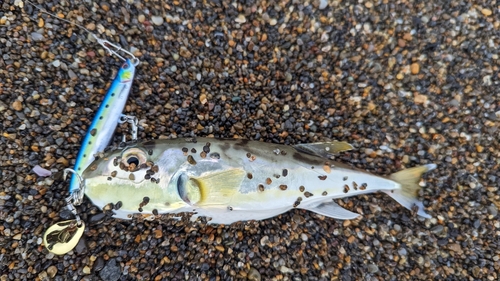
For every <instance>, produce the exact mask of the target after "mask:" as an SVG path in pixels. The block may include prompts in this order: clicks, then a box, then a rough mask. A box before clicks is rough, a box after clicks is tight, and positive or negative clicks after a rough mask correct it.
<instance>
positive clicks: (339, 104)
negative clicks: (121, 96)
mask: <svg viewBox="0 0 500 281" xmlns="http://www.w3.org/2000/svg"><path fill="white" fill-rule="evenodd" d="M38 2H41V3H43V4H42V5H43V7H44V8H46V9H48V10H49V11H51V12H53V13H56V14H57V15H59V16H61V17H62V16H63V17H64V18H66V19H69V20H71V21H74V22H77V23H79V24H81V25H83V26H85V27H86V28H87V29H89V30H90V31H91V32H94V33H96V34H98V35H99V36H100V37H103V38H106V39H108V40H109V41H112V42H117V43H118V44H120V45H122V46H124V47H125V48H127V49H129V50H131V51H132V52H133V53H134V54H135V55H137V56H139V57H140V59H141V62H142V63H141V64H140V65H139V66H138V71H137V75H136V79H135V81H134V86H133V92H132V93H131V96H130V100H129V102H128V104H127V107H126V109H125V112H126V113H127V114H133V115H135V116H137V117H138V118H139V120H140V122H139V123H140V125H141V129H140V131H139V137H140V138H141V139H156V138H162V137H186V136H192V135H195V136H212V137H242V138H247V139H253V140H261V141H267V142H277V143H285V144H295V143H307V142H314V141H322V140H328V139H336V140H342V141H348V142H350V143H351V144H353V145H354V146H355V148H356V150H354V151H351V152H347V153H343V154H341V155H339V156H338V157H337V158H338V159H337V160H340V161H343V162H346V163H350V164H352V165H353V166H355V167H358V168H362V169H366V170H369V171H371V172H374V173H377V174H390V173H392V172H395V171H398V170H401V169H403V168H405V167H411V166H415V165H420V164H425V163H436V164H437V165H438V169H437V170H435V171H433V172H432V173H430V174H429V175H428V177H427V179H426V181H427V184H426V186H425V187H423V188H422V191H421V193H420V196H421V198H422V199H423V200H424V204H425V205H426V206H427V211H428V212H429V213H430V214H431V215H432V216H433V218H432V219H428V220H424V219H422V218H418V217H415V216H413V215H412V214H411V212H409V211H407V210H405V209H404V208H402V207H401V206H399V205H398V204H397V203H394V202H393V201H392V200H391V199H390V198H388V197H387V196H386V195H383V194H373V195H364V196H358V197H355V198H348V199H343V200H339V204H340V205H342V206H344V207H345V208H347V209H349V210H351V211H355V212H358V213H361V214H363V217H362V218H360V219H357V220H352V221H338V220H333V219H329V218H325V217H322V216H319V215H316V214H313V213H310V212H307V211H302V210H294V211H290V212H288V213H286V214H283V215H281V216H278V217H275V218H272V219H268V220H264V221H259V222H248V223H236V224H234V225H231V226H207V225H206V224H205V223H203V222H198V223H189V222H186V221H180V222H177V221H173V220H171V219H169V218H168V217H165V218H162V219H161V220H158V221H152V222H151V221H145V220H142V219H141V218H137V219H135V220H134V221H122V220H114V219H110V218H109V217H108V216H103V215H100V213H101V211H99V210H97V209H96V208H95V207H93V206H92V204H91V203H90V202H89V201H88V200H86V201H85V203H84V204H83V205H81V206H79V207H78V210H79V212H81V213H82V214H83V219H84V220H86V221H87V222H90V221H91V222H92V223H89V227H87V229H86V231H85V233H84V236H83V240H82V241H81V242H80V243H79V244H78V246H77V247H76V248H75V249H74V250H73V251H71V252H70V253H68V254H66V255H64V256H54V255H53V254H51V253H48V252H47V250H46V249H44V247H43V246H42V238H41V237H42V234H43V231H44V230H45V229H47V228H48V227H49V226H50V225H51V224H53V223H54V222H57V221H60V220H62V219H63V217H65V216H67V215H68V214H65V213H64V212H62V210H63V206H64V198H65V197H66V196H67V191H66V190H67V186H68V182H63V181H61V180H60V179H59V178H58V177H57V176H54V177H50V178H41V177H37V176H36V175H35V174H34V173H33V172H32V171H31V170H32V169H33V167H34V166H36V165H40V166H42V167H43V168H46V169H50V170H51V171H52V172H54V173H56V172H58V171H61V170H62V169H64V168H66V167H71V166H72V165H73V163H74V160H75V157H76V155H77V153H78V149H79V146H80V142H81V141H82V138H83V135H84V133H85V131H86V129H87V127H88V125H89V124H90V122H91V119H92V117H93V115H94V113H95V111H96V110H97V108H98V106H99V103H100V101H101V100H102V97H103V95H104V93H105V92H106V89H107V88H108V87H109V85H110V81H111V79H112V78H111V77H113V75H114V73H116V70H117V68H118V67H119V65H120V62H119V61H118V60H117V59H116V58H114V57H109V56H107V55H106V53H105V51H104V50H103V49H102V48H101V47H100V46H98V45H96V44H95V42H93V40H92V39H91V36H89V35H88V34H87V33H86V32H85V31H83V30H81V29H79V28H77V27H75V26H74V25H70V24H68V23H66V22H63V21H60V20H58V19H56V18H54V17H51V16H48V15H46V14H41V13H39V12H38V11H37V10H36V9H34V8H33V7H32V6H30V5H28V4H27V3H25V1H23V0H6V1H2V4H0V114H1V117H0V133H1V134H0V147H1V149H0V160H1V161H0V179H1V180H0V280H2V281H3V280H245V279H247V280H346V281H347V280H431V279H435V280H498V279H499V278H500V275H499V274H498V272H500V254H499V253H500V249H499V247H500V246H499V244H500V222H499V220H498V208H499V207H500V193H499V190H498V185H499V183H500V172H499V165H500V162H499V159H500V158H499V156H500V146H499V142H498V140H499V139H500V136H499V131H498V128H499V120H500V90H499V81H500V71H499V66H500V65H499V52H500V51H499V49H500V46H499V45H500V37H499V36H500V31H499V30H500V20H499V19H500V10H499V5H500V4H499V3H498V1H495V0H493V1H477V2H474V1H473V2H470V1H462V0H458V1H435V0H431V1H411V0H410V1H387V0H376V1H371V0H368V1H365V0H360V1H353V0H348V1H336V0H335V1H326V0H313V1H309V2H307V3H306V2H303V1H296V0H292V1H262V2H260V1H252V0H248V1H234V2H232V1H231V2H230V1H219V0H213V1H192V2H191V1H189V2H188V1H138V0H127V1H114V0H110V1H107V2H104V1H94V0H86V1H42V0H39V1H38ZM121 131H122V130H121V129H119V130H118V132H117V134H116V139H115V141H119V139H120V138H121V134H122V133H121ZM56 174H57V173H56Z"/></svg>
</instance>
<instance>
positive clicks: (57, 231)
mask: <svg viewBox="0 0 500 281" xmlns="http://www.w3.org/2000/svg"><path fill="white" fill-rule="evenodd" d="M84 230H85V224H84V223H83V222H80V225H78V223H77V221H76V220H67V221H62V222H58V223H56V224H54V225H53V226H51V227H49V228H48V229H47V231H45V234H44V235H43V244H44V245H45V248H47V250H49V252H52V253H54V254H56V255H64V254H66V253H67V252H69V251H71V250H73V248H74V247H75V246H76V244H78V241H79V240H80V238H81V237H82V235H83V231H84Z"/></svg>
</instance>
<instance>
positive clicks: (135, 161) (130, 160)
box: [127, 155, 139, 167]
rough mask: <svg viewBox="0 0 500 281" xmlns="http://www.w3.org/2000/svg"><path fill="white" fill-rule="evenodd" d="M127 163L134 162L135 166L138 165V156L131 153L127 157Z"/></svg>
mask: <svg viewBox="0 0 500 281" xmlns="http://www.w3.org/2000/svg"><path fill="white" fill-rule="evenodd" d="M127 163H128V164H129V165H131V164H134V165H135V166H136V167H137V166H139V158H137V157H136V156H135V155H131V156H130V157H129V158H128V159H127Z"/></svg>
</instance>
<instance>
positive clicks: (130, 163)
mask: <svg viewBox="0 0 500 281" xmlns="http://www.w3.org/2000/svg"><path fill="white" fill-rule="evenodd" d="M121 159H122V160H121V164H122V165H123V168H126V169H127V170H128V171H130V172H133V171H137V170H139V169H141V168H142V166H143V164H145V163H146V162H147V160H148V158H147V154H146V153H145V152H144V151H142V150H141V149H139V148H129V149H127V150H125V151H124V152H123V153H122V157H121ZM122 165H120V166H122Z"/></svg>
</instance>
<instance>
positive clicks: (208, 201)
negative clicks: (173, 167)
mask: <svg viewBox="0 0 500 281" xmlns="http://www.w3.org/2000/svg"><path fill="white" fill-rule="evenodd" d="M245 175H246V172H245V171H244V170H243V169H229V170H224V171H220V172H208V173H204V174H202V175H201V176H199V177H191V178H190V179H189V185H196V186H197V187H198V189H199V191H200V197H199V200H198V202H193V203H194V204H195V205H196V206H207V205H225V204H228V203H229V201H230V200H231V198H232V197H233V195H234V194H235V193H236V192H238V190H239V187H240V185H241V182H242V181H243V179H244V177H245Z"/></svg>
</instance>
